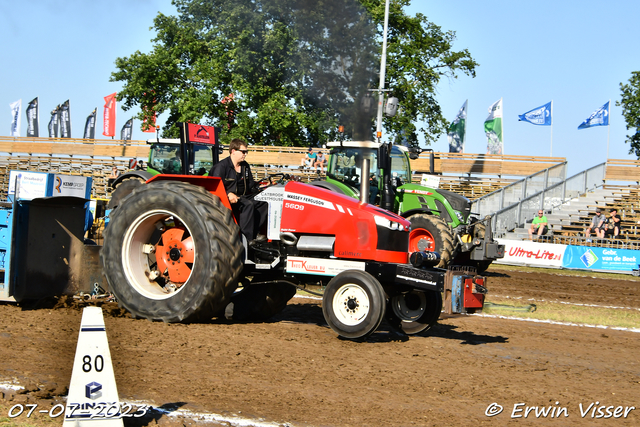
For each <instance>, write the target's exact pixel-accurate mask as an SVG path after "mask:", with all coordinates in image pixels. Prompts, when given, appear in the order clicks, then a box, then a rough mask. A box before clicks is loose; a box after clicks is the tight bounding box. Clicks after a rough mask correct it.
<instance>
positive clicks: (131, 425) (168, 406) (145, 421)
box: [122, 402, 187, 427]
mask: <svg viewBox="0 0 640 427" xmlns="http://www.w3.org/2000/svg"><path fill="white" fill-rule="evenodd" d="M186 404H187V403H186V402H175V403H165V404H164V405H161V406H156V407H153V408H150V409H149V410H148V411H147V413H146V414H145V415H144V416H142V417H139V418H136V417H126V418H123V419H122V421H123V424H124V425H125V426H126V427H145V426H151V425H153V426H155V425H158V421H159V420H160V418H162V417H166V416H167V414H169V413H171V412H173V411H175V410H177V409H180V408H181V407H183V406H184V405H186Z"/></svg>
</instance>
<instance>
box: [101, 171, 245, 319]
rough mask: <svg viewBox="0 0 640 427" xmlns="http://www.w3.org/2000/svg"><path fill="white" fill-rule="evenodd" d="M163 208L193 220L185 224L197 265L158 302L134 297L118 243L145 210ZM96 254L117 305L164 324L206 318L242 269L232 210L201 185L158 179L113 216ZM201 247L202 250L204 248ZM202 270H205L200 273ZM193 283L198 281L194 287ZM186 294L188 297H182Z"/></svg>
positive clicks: (226, 297)
mask: <svg viewBox="0 0 640 427" xmlns="http://www.w3.org/2000/svg"><path fill="white" fill-rule="evenodd" d="M153 209H166V210H169V211H172V212H175V213H176V214H178V215H180V212H177V211H184V212H187V214H183V215H189V216H190V217H193V218H199V220H194V221H193V223H191V224H189V223H188V224H186V225H187V227H188V228H189V229H190V230H191V233H192V236H193V238H194V241H195V242H196V245H197V246H196V263H195V264H194V266H196V267H197V269H198V271H197V272H196V268H194V270H193V271H192V273H191V277H190V279H189V281H187V283H186V284H185V285H184V286H188V287H191V288H192V289H182V290H181V291H180V292H176V296H175V297H170V298H168V299H165V300H162V301H157V300H153V299H149V298H146V297H145V296H143V295H141V294H139V293H138V292H137V291H136V290H135V289H134V288H133V287H132V286H131V285H130V284H129V281H128V279H127V277H126V275H125V273H124V271H123V267H122V259H121V257H122V245H123V238H124V235H125V233H126V231H127V229H128V227H129V225H131V224H132V223H133V222H134V221H135V220H136V219H137V218H138V217H139V216H140V215H142V214H144V212H146V211H149V210H153ZM104 237H105V244H104V246H103V249H102V251H101V253H100V259H101V262H102V265H103V271H104V274H105V276H106V278H107V281H108V283H109V286H110V288H111V290H112V291H113V292H114V294H115V295H116V297H117V299H118V303H119V304H120V305H121V306H122V307H124V308H125V309H127V310H128V311H129V312H131V314H132V315H133V316H134V317H142V318H147V319H150V320H162V321H164V322H168V323H173V322H194V321H204V320H208V319H211V317H212V316H213V314H214V313H215V312H216V311H219V310H220V309H224V307H225V305H226V304H227V303H228V302H229V300H230V299H231V296H232V294H233V291H234V290H235V289H236V287H237V284H238V279H239V277H240V274H241V272H242V268H243V255H244V251H243V246H242V242H241V240H240V233H239V228H238V226H237V224H236V223H235V221H234V219H233V216H232V214H231V211H230V210H229V209H227V208H226V207H225V206H224V205H223V204H222V202H221V201H220V200H219V199H218V198H217V197H214V196H212V195H211V193H209V192H207V191H206V190H205V189H203V188H201V187H197V186H194V185H190V184H186V183H182V182H175V181H161V182H158V183H151V184H145V185H142V186H139V187H138V188H136V189H135V190H134V191H133V192H132V193H131V194H130V195H128V196H127V197H126V198H125V199H124V200H123V201H122V203H121V204H120V206H119V208H118V209H116V210H115V211H114V213H113V216H112V218H111V219H110V223H109V226H108V227H107V228H106V229H105V233H104ZM203 248H204V249H203ZM203 267H205V268H206V270H207V271H199V270H200V269H202V268H203ZM194 282H197V283H194ZM185 291H189V292H187V295H184V294H185Z"/></svg>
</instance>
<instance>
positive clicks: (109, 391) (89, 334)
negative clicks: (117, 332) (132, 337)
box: [63, 307, 123, 427]
mask: <svg viewBox="0 0 640 427" xmlns="http://www.w3.org/2000/svg"><path fill="white" fill-rule="evenodd" d="M72 426H123V423H122V411H121V410H120V400H119V399H118V389H117V387H116V378H115V375H114V374H113V366H112V364H111V353H109V343H108V342H107V332H106V329H105V327H104V317H103V316H102V309H101V308H100V307H85V308H84V310H83V311H82V321H81V323H80V334H79V335H78V346H77V348H76V357H75V359H74V361H73V371H72V372H71V384H70V385H69V396H68V397H67V406H66V409H65V413H64V424H63V427H72Z"/></svg>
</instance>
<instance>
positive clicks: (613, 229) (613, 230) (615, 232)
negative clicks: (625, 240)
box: [598, 208, 622, 239]
mask: <svg viewBox="0 0 640 427" xmlns="http://www.w3.org/2000/svg"><path fill="white" fill-rule="evenodd" d="M609 215H610V216H609V218H608V219H607V220H605V221H604V222H603V224H602V226H601V227H600V233H599V236H598V237H602V238H604V237H605V236H613V238H614V239H617V238H618V236H619V235H620V230H621V229H622V224H621V221H622V219H621V218H620V217H619V216H618V210H617V209H616V208H612V209H611V210H610V211H609Z"/></svg>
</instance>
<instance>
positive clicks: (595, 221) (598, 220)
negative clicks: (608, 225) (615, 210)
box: [584, 208, 606, 242]
mask: <svg viewBox="0 0 640 427" xmlns="http://www.w3.org/2000/svg"><path fill="white" fill-rule="evenodd" d="M605 220H606V218H605V217H604V215H602V209H600V208H596V216H594V217H593V218H591V224H589V226H588V227H587V229H586V230H585V232H584V236H585V237H586V238H587V242H590V241H591V239H590V238H589V236H591V233H592V232H593V233H594V234H595V235H596V237H600V235H599V232H600V228H601V227H602V223H603V222H604V221H605Z"/></svg>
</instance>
